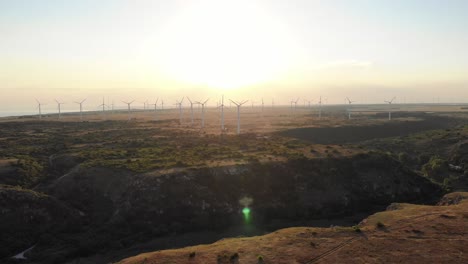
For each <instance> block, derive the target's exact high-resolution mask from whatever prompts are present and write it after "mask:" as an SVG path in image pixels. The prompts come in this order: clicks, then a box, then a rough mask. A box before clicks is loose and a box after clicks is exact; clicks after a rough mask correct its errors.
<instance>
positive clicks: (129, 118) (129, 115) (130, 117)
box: [122, 100, 135, 120]
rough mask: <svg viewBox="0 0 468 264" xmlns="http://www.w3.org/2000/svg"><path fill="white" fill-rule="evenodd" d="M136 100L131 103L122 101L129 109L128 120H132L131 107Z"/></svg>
mask: <svg viewBox="0 0 468 264" xmlns="http://www.w3.org/2000/svg"><path fill="white" fill-rule="evenodd" d="M134 101H135V100H133V101H131V102H125V101H122V103H124V104H127V107H128V120H131V119H132V116H131V114H130V105H131V104H132V103H133V102H134Z"/></svg>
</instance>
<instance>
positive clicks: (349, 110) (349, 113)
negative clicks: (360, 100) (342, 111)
mask: <svg viewBox="0 0 468 264" xmlns="http://www.w3.org/2000/svg"><path fill="white" fill-rule="evenodd" d="M346 100H347V101H348V105H349V107H348V119H351V109H350V108H351V104H352V103H355V102H356V101H351V100H349V98H348V97H346Z"/></svg>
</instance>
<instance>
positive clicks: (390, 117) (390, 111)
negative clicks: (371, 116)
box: [384, 96, 395, 120]
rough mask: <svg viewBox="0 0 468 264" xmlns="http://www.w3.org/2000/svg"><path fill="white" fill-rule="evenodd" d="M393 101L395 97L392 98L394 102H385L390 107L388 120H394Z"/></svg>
mask: <svg viewBox="0 0 468 264" xmlns="http://www.w3.org/2000/svg"><path fill="white" fill-rule="evenodd" d="M393 100H395V96H394V97H393V98H392V100H390V101H384V102H385V103H387V104H388V106H389V109H388V120H392V109H391V107H392V103H393Z"/></svg>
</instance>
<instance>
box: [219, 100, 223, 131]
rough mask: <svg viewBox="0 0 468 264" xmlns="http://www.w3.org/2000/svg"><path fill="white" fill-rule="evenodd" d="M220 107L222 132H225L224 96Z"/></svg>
mask: <svg viewBox="0 0 468 264" xmlns="http://www.w3.org/2000/svg"><path fill="white" fill-rule="evenodd" d="M218 107H221V131H224V95H223V96H222V97H221V104H220V105H219V106H218Z"/></svg>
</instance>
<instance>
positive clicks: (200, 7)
mask: <svg viewBox="0 0 468 264" xmlns="http://www.w3.org/2000/svg"><path fill="white" fill-rule="evenodd" d="M158 39H159V40H160V41H161V43H159V45H158V53H159V54H158V56H157V60H158V62H159V64H160V67H161V68H162V69H163V71H164V72H165V73H166V74H167V75H169V76H171V77H172V78H174V79H176V80H179V81H183V82H188V83H192V84H203V85H208V86H212V87H217V88H221V89H233V88H240V87H244V86H248V85H253V84H256V83H260V82H265V81H269V80H272V79H275V78H277V77H278V76H279V75H281V74H282V73H284V72H285V71H286V69H287V68H288V66H289V65H290V63H291V59H292V57H293V56H292V54H293V53H294V50H295V49H294V45H293V42H292V41H291V38H290V37H289V36H288V34H287V30H286V28H285V26H284V25H282V24H280V23H279V22H278V20H277V19H274V18H272V17H271V16H270V15H269V14H267V13H266V11H264V10H263V9H262V8H260V6H257V5H255V4H254V3H251V2H247V1H232V2H230V3H227V2H225V1H202V2H196V4H191V5H189V6H187V7H186V8H185V9H184V10H183V11H182V12H180V13H179V15H178V16H176V17H174V18H173V20H171V21H170V22H169V23H168V24H167V25H166V26H165V28H164V30H163V33H162V35H161V36H160V37H159V38H158Z"/></svg>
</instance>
